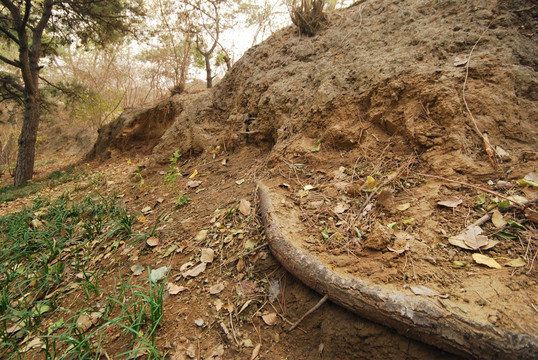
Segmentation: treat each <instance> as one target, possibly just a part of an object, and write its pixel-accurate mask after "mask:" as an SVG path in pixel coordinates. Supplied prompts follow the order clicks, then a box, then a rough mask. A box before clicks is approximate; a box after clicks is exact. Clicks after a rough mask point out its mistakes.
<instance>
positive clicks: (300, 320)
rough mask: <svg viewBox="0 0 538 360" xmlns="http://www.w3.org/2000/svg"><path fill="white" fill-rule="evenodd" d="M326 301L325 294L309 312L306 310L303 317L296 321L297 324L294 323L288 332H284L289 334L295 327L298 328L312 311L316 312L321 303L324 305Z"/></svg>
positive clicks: (327, 297)
mask: <svg viewBox="0 0 538 360" xmlns="http://www.w3.org/2000/svg"><path fill="white" fill-rule="evenodd" d="M327 299H329V295H328V294H326V295H325V296H324V297H322V298H321V300H320V301H318V303H317V304H316V305H314V307H313V308H312V309H310V310H308V311H307V312H306V313H305V314H304V315H303V316H301V318H300V319H299V320H297V322H295V324H293V325H292V327H290V328H289V329H288V330H286V332H291V331H292V330H293V329H295V328H296V327H297V326H299V324H300V323H301V322H302V321H303V320H304V319H305V318H306V317H307V316H308V315H310V314H312V313H313V312H314V311H316V310H317V309H319V307H320V306H321V305H323V303H325V301H327Z"/></svg>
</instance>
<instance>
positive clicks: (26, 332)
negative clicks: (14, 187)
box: [0, 174, 164, 359]
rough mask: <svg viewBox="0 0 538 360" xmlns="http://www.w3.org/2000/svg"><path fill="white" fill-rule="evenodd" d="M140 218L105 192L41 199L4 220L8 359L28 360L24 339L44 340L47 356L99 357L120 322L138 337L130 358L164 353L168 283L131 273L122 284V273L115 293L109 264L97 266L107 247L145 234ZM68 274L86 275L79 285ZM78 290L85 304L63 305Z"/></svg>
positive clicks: (0, 333) (2, 284)
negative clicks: (106, 281) (138, 228)
mask: <svg viewBox="0 0 538 360" xmlns="http://www.w3.org/2000/svg"><path fill="white" fill-rule="evenodd" d="M63 176H64V175H63V174H62V175H60V176H59V177H57V179H59V178H62V177H63ZM133 219H134V218H133V217H132V216H131V215H129V214H128V213H127V212H126V210H125V209H123V208H122V207H119V206H118V205H117V204H116V202H115V199H114V198H105V197H102V196H100V195H99V194H94V195H93V196H89V197H87V198H85V199H83V200H81V201H78V202H73V201H71V200H70V197H69V196H68V195H63V196H60V197H59V198H58V199H56V200H54V201H52V200H51V199H48V198H38V199H36V200H35V201H34V203H33V205H32V206H31V207H27V208H24V209H22V210H21V211H19V212H17V213H13V214H10V215H6V216H4V217H1V218H0V358H2V359H19V358H26V357H27V354H24V352H23V345H21V341H22V340H23V339H25V338H28V339H36V338H39V339H41V342H42V343H43V348H44V349H43V350H42V351H41V355H43V356H44V358H45V359H99V358H100V356H101V355H100V354H101V352H100V350H101V348H102V346H103V344H104V342H105V341H106V332H107V331H108V330H109V329H110V328H112V327H116V328H117V329H120V330H121V331H123V332H124V333H125V334H128V336H129V338H130V339H131V342H130V343H129V345H131V347H129V349H126V350H125V352H124V354H123V357H128V358H135V357H136V355H137V353H138V352H140V351H142V349H146V350H147V351H148V354H149V358H151V359H161V358H162V357H161V356H160V355H159V352H158V351H157V349H156V343H155V342H156V331H157V329H158V327H159V325H160V323H161V320H162V317H163V306H162V302H163V293H164V282H162V283H159V284H154V283H152V282H151V281H149V282H148V286H147V287H142V286H137V285H133V284H131V283H130V279H129V280H128V281H126V282H123V283H122V282H121V276H120V287H119V288H120V290H119V291H116V289H115V288H114V290H113V291H112V292H107V291H106V290H105V289H103V288H102V287H101V284H100V282H101V281H100V280H101V279H102V278H103V276H104V274H105V272H106V270H107V268H98V269H93V270H92V269H90V265H91V260H92V257H94V256H96V254H98V253H99V251H101V252H102V251H104V250H103V249H105V248H106V251H114V250H115V249H117V248H118V247H119V245H120V241H122V240H125V241H126V242H129V241H130V240H131V239H133V238H138V237H140V236H141V235H140V234H133V232H132V226H133V221H134V220H133ZM68 269H69V271H67V270H68ZM67 273H71V274H73V273H79V274H81V276H80V277H81V279H79V280H78V281H77V282H76V284H75V285H76V286H75V287H74V288H73V287H72V285H73V280H72V278H68V277H67V275H66V274H67ZM72 292H80V293H81V294H84V295H85V297H84V296H82V298H81V299H86V303H85V304H86V305H84V304H83V306H84V307H85V308H83V309H73V310H70V309H65V308H63V305H62V304H63V302H64V301H65V300H66V299H68V298H69V297H70V295H69V294H71V293H72ZM98 299H101V300H98ZM103 301H104V303H103ZM97 303H99V304H100V305H99V306H97V305H96V304H97ZM103 304H104V305H103ZM73 311H75V313H73ZM96 311H102V317H101V318H100V319H99V322H98V323H96V324H94V325H93V326H92V327H91V328H90V329H81V328H80V324H78V325H77V319H78V318H79V316H81V315H83V314H85V313H88V314H91V313H95V312H96ZM66 316H67V320H66V321H64V317H66ZM45 319H46V320H47V321H44V320H45ZM52 320H56V322H55V323H54V324H53V326H51V325H50V322H51V321H52ZM14 326H16V327H17V328H15V329H14ZM135 344H138V345H137V346H134V345H135ZM39 358H41V356H39Z"/></svg>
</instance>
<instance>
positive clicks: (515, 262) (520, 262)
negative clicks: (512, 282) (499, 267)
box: [504, 258, 527, 267]
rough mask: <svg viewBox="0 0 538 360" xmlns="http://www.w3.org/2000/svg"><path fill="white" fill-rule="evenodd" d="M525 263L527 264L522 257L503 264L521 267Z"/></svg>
mask: <svg viewBox="0 0 538 360" xmlns="http://www.w3.org/2000/svg"><path fill="white" fill-rule="evenodd" d="M525 265H527V263H526V262H525V261H524V260H523V259H522V258H517V259H514V260H512V261H510V262H508V263H506V264H504V266H510V267H523V266H525Z"/></svg>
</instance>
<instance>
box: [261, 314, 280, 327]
mask: <svg viewBox="0 0 538 360" xmlns="http://www.w3.org/2000/svg"><path fill="white" fill-rule="evenodd" d="M262 319H263V322H264V323H266V324H267V325H269V326H273V325H275V324H276V323H277V320H278V315H277V314H276V313H270V314H266V315H263V316H262Z"/></svg>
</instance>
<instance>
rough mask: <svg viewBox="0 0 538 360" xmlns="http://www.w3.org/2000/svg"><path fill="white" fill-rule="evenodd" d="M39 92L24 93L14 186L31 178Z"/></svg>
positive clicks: (37, 125)
mask: <svg viewBox="0 0 538 360" xmlns="http://www.w3.org/2000/svg"><path fill="white" fill-rule="evenodd" d="M39 101H40V99H39V92H38V93H36V94H26V98H25V103H26V104H25V108H24V121H23V124H22V131H21V135H20V136H19V155H18V156H17V167H16V169H15V182H14V185H15V186H20V185H23V184H24V183H26V182H27V181H28V180H30V179H32V176H33V174H34V161H35V144H36V140H37V130H38V127H39V117H40V116H39V115H40V114H39Z"/></svg>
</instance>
